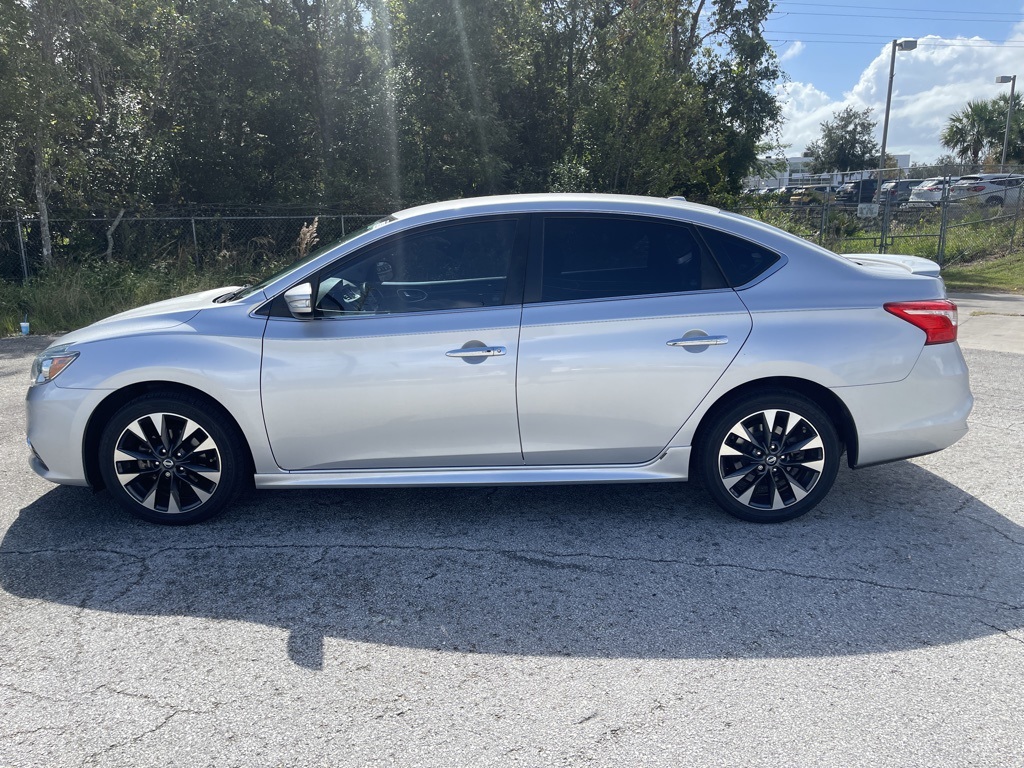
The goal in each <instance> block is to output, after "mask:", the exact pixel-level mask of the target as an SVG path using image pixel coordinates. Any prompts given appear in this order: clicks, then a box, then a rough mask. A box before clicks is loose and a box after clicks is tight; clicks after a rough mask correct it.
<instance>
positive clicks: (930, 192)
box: [909, 176, 960, 206]
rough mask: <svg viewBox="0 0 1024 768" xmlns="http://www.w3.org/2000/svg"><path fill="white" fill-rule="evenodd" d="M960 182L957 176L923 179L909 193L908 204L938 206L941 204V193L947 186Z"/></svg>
mask: <svg viewBox="0 0 1024 768" xmlns="http://www.w3.org/2000/svg"><path fill="white" fill-rule="evenodd" d="M958 181H960V179H959V177H957V176H935V177H933V178H930V179H925V180H924V181H922V182H921V183H920V184H918V185H917V186H916V187H914V188H913V189H912V190H911V191H910V201H909V204H910V205H912V206H917V205H919V204H920V205H938V204H939V203H941V202H942V193H943V191H945V188H946V186H947V185H949V184H956V183H957V182H958Z"/></svg>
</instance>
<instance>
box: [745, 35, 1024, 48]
mask: <svg viewBox="0 0 1024 768" xmlns="http://www.w3.org/2000/svg"><path fill="white" fill-rule="evenodd" d="M766 34H795V35H804V34H814V33H813V32H812V33H806V32H795V33H786V32H769V33H766ZM833 34H834V33H833ZM850 37H867V36H866V35H863V36H862V35H845V36H844V37H843V38H836V39H834V40H804V39H802V38H801V37H792V38H786V39H778V38H772V37H766V38H764V39H765V42H768V43H780V44H782V43H803V44H804V45H816V44H818V43H826V44H828V45H870V44H871V43H872V40H849V39H848V38H850ZM891 39H892V38H891V37H879V38H877V42H886V41H888V40H891ZM917 47H918V48H999V49H1002V48H1024V40H1022V41H1016V42H1012V43H992V42H988V41H986V40H979V41H978V42H977V43H970V42H962V43H946V42H938V43H932V42H922V41H920V40H918V42H917Z"/></svg>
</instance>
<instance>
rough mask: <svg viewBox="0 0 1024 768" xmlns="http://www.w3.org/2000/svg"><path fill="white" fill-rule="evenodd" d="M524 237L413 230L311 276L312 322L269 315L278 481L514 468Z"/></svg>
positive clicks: (475, 227) (464, 228)
mask: <svg viewBox="0 0 1024 768" xmlns="http://www.w3.org/2000/svg"><path fill="white" fill-rule="evenodd" d="M525 230H526V225H525V224H524V222H523V221H521V220H519V219H517V218H515V217H506V218H475V219H466V220H461V221H457V222H451V223H446V224H441V225H432V226H426V227H420V228H417V229H413V230H411V231H408V232H405V233H400V234H398V235H395V236H392V237H390V238H388V239H387V240H385V241H383V242H381V243H377V244H371V245H369V246H367V247H366V248H364V249H362V250H360V251H358V252H356V253H355V254H352V255H350V256H348V257H345V258H343V259H342V260H340V261H339V262H338V263H337V264H335V265H333V266H331V267H328V268H326V269H324V270H321V272H320V273H319V274H318V275H317V276H316V277H315V278H314V280H313V281H312V283H313V286H312V287H313V293H314V296H315V299H314V302H313V303H314V307H315V309H314V313H313V314H314V316H313V318H312V319H309V320H299V319H295V318H293V317H292V316H291V315H290V314H289V313H288V312H287V309H286V308H285V309H282V308H283V307H285V303H284V301H283V297H279V299H278V300H277V301H276V302H275V303H272V305H271V307H272V310H271V315H272V316H271V317H270V319H269V322H268V323H267V330H266V334H265V337H264V348H263V369H262V374H261V386H262V400H263V411H264V418H265V422H266V427H267V434H268V436H269V439H270V444H271V448H272V449H273V452H274V456H275V458H276V460H277V463H278V464H279V465H280V466H281V467H282V468H284V469H288V470H320V471H324V470H332V469H346V468H371V467H372V468H400V467H406V468H408V467H420V468H422V467H446V466H447V467H450V466H480V465H516V464H522V463H523V458H522V450H521V445H520V442H519V426H518V421H517V418H516V392H515V386H516V381H515V373H516V356H517V353H518V346H519V344H518V342H519V323H520V318H521V313H522V305H521V291H522V280H521V278H519V277H517V276H518V275H521V272H522V268H523V253H524V251H525V245H526V241H527V233H526V232H525Z"/></svg>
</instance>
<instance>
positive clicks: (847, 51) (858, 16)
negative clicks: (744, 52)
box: [764, 0, 1024, 163]
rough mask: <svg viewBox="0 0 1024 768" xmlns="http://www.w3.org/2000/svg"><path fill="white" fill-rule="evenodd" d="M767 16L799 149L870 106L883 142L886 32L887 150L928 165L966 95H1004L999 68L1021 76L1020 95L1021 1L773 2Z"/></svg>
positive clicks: (1023, 59) (788, 134) (1023, 64)
mask: <svg viewBox="0 0 1024 768" xmlns="http://www.w3.org/2000/svg"><path fill="white" fill-rule="evenodd" d="M775 3H776V7H775V12H774V13H772V15H771V16H769V17H768V21H767V22H766V24H765V27H764V30H765V37H766V38H767V39H768V41H769V42H771V44H772V45H773V46H774V48H775V51H776V53H777V54H778V56H779V59H780V62H781V67H782V69H783V71H784V72H785V73H786V75H787V79H786V81H785V82H783V83H782V84H780V85H779V86H778V93H779V96H780V97H781V101H782V103H783V118H784V122H783V123H782V125H781V126H780V133H781V141H782V143H783V145H789V147H788V148H787V149H786V150H785V154H786V155H788V156H793V155H799V154H800V153H801V152H803V150H804V148H805V147H806V146H807V144H809V143H810V142H811V141H813V140H815V139H816V138H818V136H819V135H820V133H821V129H820V125H821V123H822V122H824V121H826V120H831V119H832V115H833V113H834V112H838V111H839V110H841V109H843V108H844V107H847V106H852V107H854V108H856V109H858V110H860V109H864V108H865V107H872V108H873V109H874V112H873V113H872V117H873V119H876V120H877V121H878V127H877V129H876V139H877V140H878V141H879V143H881V138H882V118H883V116H884V114H885V92H886V85H887V80H888V76H889V60H890V51H891V45H892V40H893V39H897V40H904V39H916V40H917V41H918V47H917V49H916V50H913V51H897V53H896V65H895V70H894V78H893V95H892V108H891V110H890V117H889V134H888V143H887V145H886V153H887V154H893V155H895V154H908V153H909V154H910V159H911V161H912V162H917V163H929V162H931V161H933V160H934V159H935V158H937V157H938V156H939V155H941V154H944V153H947V152H948V150H946V149H944V148H943V147H942V146H941V144H940V140H939V135H940V134H941V132H942V129H943V127H944V126H945V124H946V121H947V120H948V119H949V116H950V115H952V114H953V113H954V112H956V111H958V110H959V109H962V108H963V106H964V105H965V104H966V103H967V101H968V100H979V99H992V98H994V97H996V96H998V95H999V94H1000V93H1008V91H1009V88H1010V85H1009V84H1006V85H998V84H996V82H995V79H996V77H997V76H999V75H1018V83H1017V93H1019V94H1022V95H1024V0H888V1H887V0H864V2H862V3H857V2H856V0H816V1H815V0H775Z"/></svg>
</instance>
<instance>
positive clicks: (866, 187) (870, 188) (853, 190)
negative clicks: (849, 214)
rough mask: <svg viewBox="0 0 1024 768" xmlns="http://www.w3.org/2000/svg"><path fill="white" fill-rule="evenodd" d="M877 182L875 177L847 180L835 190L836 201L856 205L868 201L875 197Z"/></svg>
mask: <svg viewBox="0 0 1024 768" xmlns="http://www.w3.org/2000/svg"><path fill="white" fill-rule="evenodd" d="M877 188H878V182H877V181H876V180H875V179H860V180H859V181H848V182H846V183H845V184H843V185H841V186H840V187H839V189H838V190H837V191H836V203H837V204H840V205H857V204H858V203H870V202H871V201H872V200H874V198H875V190H876V189H877Z"/></svg>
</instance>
